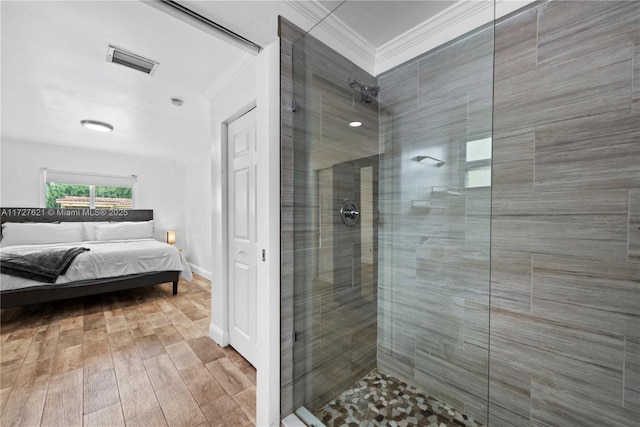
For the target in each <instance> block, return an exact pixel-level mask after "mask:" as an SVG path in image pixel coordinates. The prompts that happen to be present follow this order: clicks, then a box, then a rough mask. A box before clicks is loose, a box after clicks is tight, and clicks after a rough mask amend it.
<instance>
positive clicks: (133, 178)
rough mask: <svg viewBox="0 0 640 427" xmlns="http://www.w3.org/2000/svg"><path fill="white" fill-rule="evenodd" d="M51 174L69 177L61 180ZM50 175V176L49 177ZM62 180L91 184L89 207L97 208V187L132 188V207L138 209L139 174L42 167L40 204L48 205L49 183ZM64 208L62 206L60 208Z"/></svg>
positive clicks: (42, 205)
mask: <svg viewBox="0 0 640 427" xmlns="http://www.w3.org/2000/svg"><path fill="white" fill-rule="evenodd" d="M51 176H58V177H64V176H66V177H68V178H70V179H69V181H70V182H63V181H66V180H65V179H64V178H62V179H61V180H54V179H51V178H50V177H51ZM48 177H49V178H48ZM55 182H60V183H61V184H77V185H87V186H89V209H95V208H96V200H95V198H96V197H95V195H96V194H95V187H124V188H131V198H132V204H133V206H132V209H138V176H137V175H110V174H99V173H94V172H77V171H65V170H57V169H48V168H44V167H43V168H40V206H41V207H43V208H46V207H47V184H48V183H55ZM60 209H62V208H60Z"/></svg>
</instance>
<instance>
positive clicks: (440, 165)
mask: <svg viewBox="0 0 640 427" xmlns="http://www.w3.org/2000/svg"><path fill="white" fill-rule="evenodd" d="M415 159H416V161H418V162H421V161H423V160H425V159H429V160H433V161H434V162H436V166H437V167H439V168H440V167H442V166H444V165H446V164H447V162H445V161H444V160H440V159H436V158H435V157H431V156H417V157H416V158H415Z"/></svg>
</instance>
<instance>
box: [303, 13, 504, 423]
mask: <svg viewBox="0 0 640 427" xmlns="http://www.w3.org/2000/svg"><path fill="white" fill-rule="evenodd" d="M376 3H379V2H375V1H374V2H366V1H365V2H362V1H360V2H346V3H343V4H342V5H341V6H339V7H338V8H337V9H335V10H334V11H333V12H332V14H331V15H330V16H329V17H327V18H326V19H325V20H324V21H322V23H320V24H319V25H318V26H316V27H315V28H314V29H313V30H312V31H310V32H308V33H306V34H304V35H303V36H302V37H300V38H299V39H297V41H295V43H293V52H292V63H293V70H292V73H293V96H294V101H295V108H294V109H295V113H294V115H293V140H294V144H293V169H294V170H293V174H294V182H293V275H294V277H293V328H294V338H293V340H294V342H293V391H292V395H293V408H294V410H297V413H298V414H299V416H300V417H301V418H304V417H307V416H309V414H312V415H314V416H315V417H316V419H317V420H322V418H325V422H326V420H327V419H329V418H327V413H326V411H325V409H323V408H326V405H327V404H328V403H330V402H332V401H334V399H337V398H338V396H340V395H341V394H342V393H345V392H347V393H349V392H351V393H353V387H352V386H353V385H354V384H357V383H358V382H359V381H360V380H361V379H362V378H363V377H365V376H367V375H368V374H371V373H372V372H373V373H374V374H380V375H383V376H384V378H394V379H397V380H398V382H399V383H402V384H406V385H409V386H410V387H413V388H415V389H416V390H418V391H419V392H420V393H423V394H424V395H425V396H428V397H429V398H430V399H434V400H435V399H437V400H438V401H440V402H442V404H443V405H445V404H446V405H448V406H449V407H451V408H455V410H456V411H458V412H459V413H463V414H465V419H466V420H475V422H477V423H479V424H485V423H486V420H487V412H488V396H487V393H488V351H489V287H490V277H489V272H490V217H491V153H492V149H491V142H492V109H493V105H492V94H493V38H494V28H493V23H492V22H491V23H489V24H486V25H484V26H481V27H479V28H475V29H472V28H469V30H470V31H469V32H467V33H466V34H464V35H462V36H460V37H457V38H455V39H454V40H452V41H449V42H447V43H446V44H444V45H442V46H439V47H437V48H435V49H432V50H429V51H426V52H423V53H421V54H419V55H417V56H415V57H412V58H410V59H407V60H406V61H404V62H402V63H401V64H399V65H396V66H394V67H393V68H391V69H388V70H385V71H383V72H381V73H379V74H378V75H376V76H374V75H372V74H371V73H369V72H367V71H366V70H364V69H362V68H360V67H358V66H357V65H356V64H354V63H353V62H352V61H351V60H349V59H348V58H346V57H344V56H342V55H340V54H339V53H337V52H336V51H335V50H333V49H331V48H330V47H328V46H327V44H325V43H323V42H322V41H321V38H322V35H323V31H324V30H326V28H328V27H329V26H330V25H331V23H332V19H341V17H342V18H344V17H348V16H349V15H352V14H353V13H356V12H357V10H356V9H355V8H367V7H376ZM382 3H385V2H382ZM414 3H425V7H426V3H429V2H414ZM443 3H444V2H443ZM486 3H487V7H486V13H488V14H489V15H491V16H493V15H492V14H493V5H492V2H491V1H487V2H486ZM414 6H415V5H414ZM489 21H491V19H488V20H487V22H489ZM408 29H409V28H407V29H406V30H408ZM370 394H371V393H369V394H367V396H368V395H370ZM354 396H356V395H354ZM356 399H357V400H358V401H359V400H362V397H358V398H356ZM338 400H339V399H338ZM353 400H354V399H350V400H349V402H350V403H351V404H353V405H356V406H357V405H358V401H355V402H354V401H353ZM334 402H335V401H334ZM361 403H362V402H361ZM355 409H356V408H355V406H354V407H352V408H351V410H352V412H353V410H355ZM371 409H372V408H371V407H368V408H367V407H364V409H363V411H361V412H362V413H361V414H360V416H364V417H365V418H362V419H360V418H357V417H355V418H354V420H356V419H357V420H358V421H365V420H373V419H374V418H375V417H380V416H381V415H380V411H377V410H376V411H373V410H371ZM332 410H335V408H334V409H332ZM323 411H324V412H323ZM367 411H368V413H367ZM347 413H348V410H346V412H345V414H347ZM362 414H365V415H362ZM352 415H353V414H352ZM409 415H410V414H406V416H409ZM394 416H397V414H394ZM348 417H349V415H345V417H344V421H346V419H347V418H348ZM385 417H387V418H388V419H392V418H391V417H392V415H391V413H389V414H388V415H385V416H384V417H383V418H385ZM317 420H316V421H315V422H317ZM333 420H334V419H332V421H331V422H333ZM379 420H380V418H378V421H379ZM307 422H308V423H310V422H309V421H307Z"/></svg>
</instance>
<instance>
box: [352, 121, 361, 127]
mask: <svg viewBox="0 0 640 427" xmlns="http://www.w3.org/2000/svg"><path fill="white" fill-rule="evenodd" d="M349 126H351V127H352V128H357V127H360V126H362V122H350V123H349Z"/></svg>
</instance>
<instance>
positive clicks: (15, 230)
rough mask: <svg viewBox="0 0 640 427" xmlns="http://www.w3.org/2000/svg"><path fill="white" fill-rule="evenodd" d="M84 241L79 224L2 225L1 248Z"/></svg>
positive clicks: (14, 223)
mask: <svg viewBox="0 0 640 427" xmlns="http://www.w3.org/2000/svg"><path fill="white" fill-rule="evenodd" d="M81 241H82V225H80V223H79V222H75V223H74V222H66V223H60V224H57V223H52V224H48V223H36V222H24V223H19V222H5V223H4V224H2V242H0V246H2V247H6V246H15V245H47V244H51V243H73V242H81Z"/></svg>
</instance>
